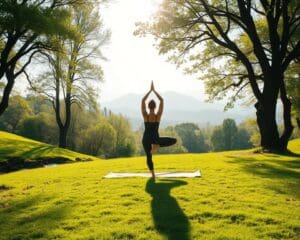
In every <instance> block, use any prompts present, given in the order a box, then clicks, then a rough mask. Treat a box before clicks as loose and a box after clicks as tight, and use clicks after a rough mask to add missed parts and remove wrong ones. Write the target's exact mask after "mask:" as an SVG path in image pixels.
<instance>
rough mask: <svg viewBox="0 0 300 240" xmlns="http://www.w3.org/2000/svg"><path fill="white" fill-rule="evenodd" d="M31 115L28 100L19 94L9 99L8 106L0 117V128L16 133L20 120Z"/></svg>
mask: <svg viewBox="0 0 300 240" xmlns="http://www.w3.org/2000/svg"><path fill="white" fill-rule="evenodd" d="M30 115H32V111H31V108H30V106H29V104H28V102H27V101H26V100H25V99H24V98H23V97H21V96H18V95H16V96H13V97H11V99H10V104H9V108H8V109H7V110H6V111H5V112H4V114H3V115H2V116H1V117H0V130H3V131H9V132H13V133H16V132H17V129H18V128H19V127H20V124H22V121H23V120H24V119H25V118H26V117H28V116H30Z"/></svg>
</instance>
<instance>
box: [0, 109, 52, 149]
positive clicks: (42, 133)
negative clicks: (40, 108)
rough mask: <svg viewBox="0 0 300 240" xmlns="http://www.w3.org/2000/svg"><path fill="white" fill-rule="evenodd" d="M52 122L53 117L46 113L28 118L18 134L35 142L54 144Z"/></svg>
mask: <svg viewBox="0 0 300 240" xmlns="http://www.w3.org/2000/svg"><path fill="white" fill-rule="evenodd" d="M9 109H10V107H9V108H8V110H7V111H9ZM7 111H6V112H7ZM6 112H5V113H6ZM5 113H4V114H5ZM54 121H55V120H54V117H53V115H52V114H51V113H47V112H41V113H39V114H37V115H34V116H28V117H26V118H25V119H24V120H23V121H22V123H21V124H20V127H19V129H18V134H20V135H21V136H24V137H27V138H31V139H34V140H37V141H41V142H45V143H49V144H54V143H55V139H56V137H57V130H56V126H55V124H54Z"/></svg>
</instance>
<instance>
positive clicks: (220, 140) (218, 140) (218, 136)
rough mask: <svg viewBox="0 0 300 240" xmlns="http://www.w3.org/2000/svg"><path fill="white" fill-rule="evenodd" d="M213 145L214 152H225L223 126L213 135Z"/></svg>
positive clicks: (215, 130)
mask: <svg viewBox="0 0 300 240" xmlns="http://www.w3.org/2000/svg"><path fill="white" fill-rule="evenodd" d="M211 145H212V149H213V150H214V151H222V150H225V149H226V148H225V144H224V135H223V128H222V127H221V126H219V127H216V128H215V129H214V130H213V132H212V135H211Z"/></svg>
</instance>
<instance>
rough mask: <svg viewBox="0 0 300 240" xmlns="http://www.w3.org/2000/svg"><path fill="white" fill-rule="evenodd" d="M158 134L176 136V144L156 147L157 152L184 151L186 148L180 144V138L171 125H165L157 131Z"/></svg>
mask: <svg viewBox="0 0 300 240" xmlns="http://www.w3.org/2000/svg"><path fill="white" fill-rule="evenodd" d="M159 135H160V136H168V137H173V138H176V140H177V142H176V144H174V145H172V146H170V147H162V148H159V149H158V151H157V152H158V153H186V152H187V150H186V148H185V147H184V146H183V145H182V140H181V138H180V136H179V135H178V134H177V132H176V131H175V129H174V128H173V127H167V128H165V129H162V130H160V131H159Z"/></svg>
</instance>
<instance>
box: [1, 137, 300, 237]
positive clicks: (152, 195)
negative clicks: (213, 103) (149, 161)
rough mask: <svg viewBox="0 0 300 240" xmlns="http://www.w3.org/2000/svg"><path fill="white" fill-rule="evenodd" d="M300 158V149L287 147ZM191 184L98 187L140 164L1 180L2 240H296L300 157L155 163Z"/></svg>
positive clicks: (65, 168) (80, 167)
mask: <svg viewBox="0 0 300 240" xmlns="http://www.w3.org/2000/svg"><path fill="white" fill-rule="evenodd" d="M290 148H291V149H292V150H293V151H294V152H298V153H300V140H299V139H298V140H294V141H292V142H291V143H290ZM154 161H155V166H156V168H157V169H158V170H159V171H164V170H168V171H179V170H180V171H190V170H195V169H200V170H201V172H202V174H203V176H202V177H201V178H195V179H173V180H162V179H160V180H157V181H156V183H153V182H151V181H149V180H148V179H143V178H131V179H102V178H101V177H102V176H103V175H105V174H106V173H107V172H109V171H141V172H142V171H146V165H145V158H144V157H137V158H126V159H115V160H110V161H102V160H100V161H92V162H85V163H76V164H71V165H70V164H65V165H60V166H57V167H53V168H43V169H33V170H25V171H18V172H14V173H9V174H3V175H0V186H1V185H2V186H1V187H0V233H1V234H0V239H1V240H2V239H3V240H4V239H5V240H8V239H14V240H16V239H22V240H24V239H82V240H87V239H124V240H125V239H145V240H146V239H147V240H148V239H151V240H156V239H170V240H175V239H176V240H188V239H191V240H192V239H193V240H194V239H205V240H206V239H220V240H221V239H223V240H225V239H226V240H228V239H243V240H245V239H249V240H250V239H251V240H253V239H299V238H300V214H299V213H300V188H299V183H300V157H299V156H280V155H275V154H252V153H251V152H250V151H235V152H223V153H209V154H181V155H180V154H178V155H160V156H159V155H157V156H155V157H154Z"/></svg>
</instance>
